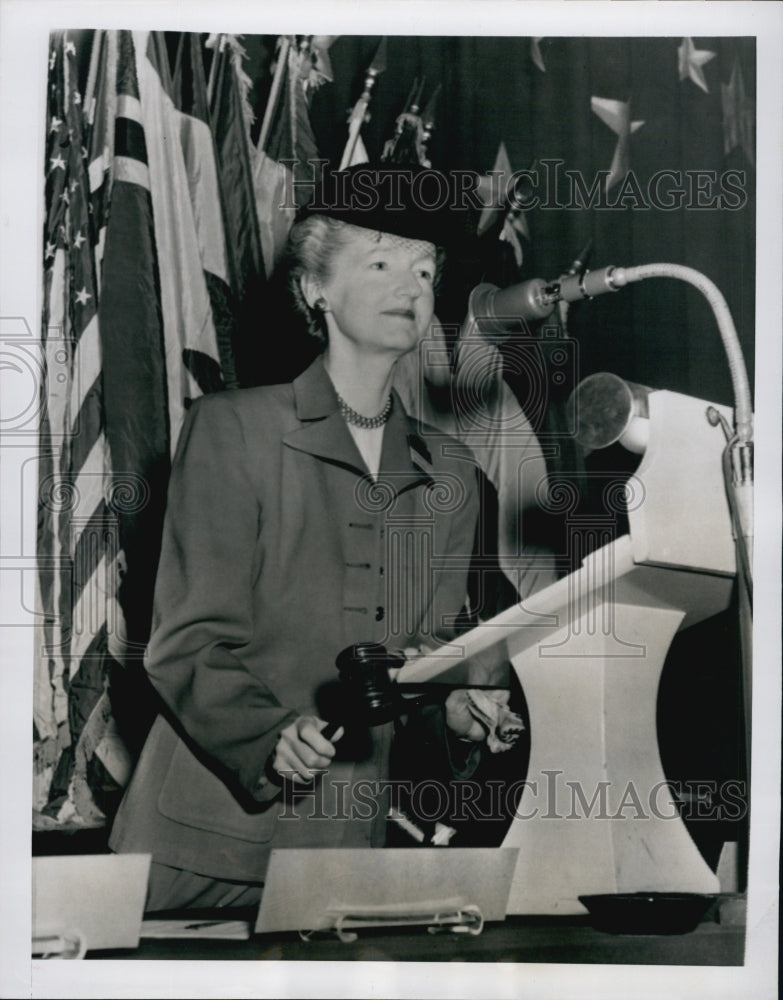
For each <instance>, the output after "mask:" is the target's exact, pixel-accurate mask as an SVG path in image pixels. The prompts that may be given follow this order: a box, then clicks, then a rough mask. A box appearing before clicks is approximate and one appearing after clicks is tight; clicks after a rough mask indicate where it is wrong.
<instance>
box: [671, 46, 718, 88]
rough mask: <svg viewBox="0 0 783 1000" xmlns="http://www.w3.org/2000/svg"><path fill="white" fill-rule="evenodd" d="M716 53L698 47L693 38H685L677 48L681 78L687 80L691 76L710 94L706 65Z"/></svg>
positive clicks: (698, 85)
mask: <svg viewBox="0 0 783 1000" xmlns="http://www.w3.org/2000/svg"><path fill="white" fill-rule="evenodd" d="M715 55H716V53H715V52H710V50H709V49H697V48H696V46H695V45H694V44H693V39H692V38H683V40H682V44H681V45H680V47H679V48H678V49H677V60H678V65H679V70H680V79H681V80H685V79H687V78H688V77H690V79H691V80H693V82H694V83H695V84H696V86H697V87H701V89H702V90H703V91H704V93H705V94H709V92H710V89H709V87H708V86H707V81H706V79H705V77H704V69H703V68H702V67H703V66H705V65H706V64H707V63H708V62H709V61H710V60H711V59H714V58H715Z"/></svg>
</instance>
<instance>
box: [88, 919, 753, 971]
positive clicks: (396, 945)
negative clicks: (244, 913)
mask: <svg viewBox="0 0 783 1000" xmlns="http://www.w3.org/2000/svg"><path fill="white" fill-rule="evenodd" d="M744 947H745V929H744V927H741V926H736V925H726V924H718V923H714V922H710V921H706V922H703V923H701V924H699V926H698V927H697V928H696V929H695V930H694V931H692V932H691V933H690V934H676V935H637V934H631V935H622V934H606V933H603V932H601V931H597V930H595V929H594V928H593V927H591V926H590V924H589V923H588V922H587V918H570V919H564V918H543V917H509V918H508V919H507V920H505V921H503V922H502V923H493V924H487V925H485V927H484V930H483V932H482V933H481V934H480V935H479V936H478V937H470V936H468V935H461V934H460V935H457V934H450V933H441V934H435V935H432V934H428V933H427V931H426V929H425V928H423V927H422V928H421V929H416V930H410V929H406V930H400V929H380V930H379V929H375V930H368V931H364V932H362V933H360V935H359V938H358V940H357V941H355V942H353V943H350V944H343V943H342V942H340V941H337V940H336V939H334V938H322V939H317V940H311V941H301V940H300V939H299V937H298V935H296V934H265V935H258V936H253V937H251V938H250V939H249V940H248V941H225V940H203V939H202V940H198V939H197V940H161V939H150V938H147V939H143V940H142V941H141V944H140V946H139V948H138V949H137V950H135V951H111V952H109V951H103V952H93V953H91V954H88V956H87V958H94V959H100V958H112V959H127V960H134V959H137V960H138V959H144V960H176V959H186V960H190V961H203V960H206V959H209V960H223V961H226V960H229V961H263V960H267V961H270V960H276V961H280V960H286V961H298V962H303V961H308V960H312V961H344V962H351V961H371V962H372V961H376V962H384V961H385V962H388V961H395V962H406V961H408V962H425V961H430V962H455V961H464V962H547V963H550V962H554V963H585V964H598V965H706V966H709V965H715V966H733V965H742V963H743V955H744Z"/></svg>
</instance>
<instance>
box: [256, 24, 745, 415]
mask: <svg viewBox="0 0 783 1000" xmlns="http://www.w3.org/2000/svg"><path fill="white" fill-rule="evenodd" d="M274 41H275V39H274V38H271V37H259V36H252V37H251V36H247V37H246V38H245V44H246V48H247V51H248V55H249V58H250V64H249V65H250V75H251V77H252V78H253V79H254V81H255V89H254V97H255V100H256V102H257V109H258V112H259V118H260V115H261V113H262V111H263V106H264V102H265V98H266V94H267V92H268V89H269V82H268V81H269V72H268V70H269V66H270V62H271V56H272V52H273V47H274ZM379 42H380V38H377V37H351V36H342V37H340V38H338V39H337V40H336V41H335V42H334V44H333V45H332V47H331V49H330V57H331V62H332V67H333V71H334V82H333V83H332V84H327V85H325V86H323V87H322V88H321V89H319V90H318V91H316V92H315V95H314V97H313V101H312V107H311V118H312V122H313V128H314V131H315V134H316V139H317V141H318V145H319V150H320V152H321V155H322V156H324V157H325V158H328V159H329V160H331V161H336V160H339V157H340V155H341V153H342V149H343V146H344V144H345V139H346V135H347V125H346V120H347V110H348V109H349V108H350V106H351V105H352V104H353V102H354V101H355V100H356V98H357V97H358V94H359V93H360V92H361V89H362V83H363V80H364V76H365V71H366V68H367V66H368V65H369V64H370V62H371V61H372V58H373V55H374V53H375V51H376V49H377V47H378V44H379ZM681 42H682V39H680V38H634V39H624V38H590V39H584V38H552V39H544V40H542V41H541V42H540V49H541V53H542V56H543V59H544V64H545V66H546V71H545V72H541V70H540V69H539V68H538V67H537V66H536V65H535V64H534V62H533V60H532V59H531V51H530V43H531V40H530V39H529V38H443V37H437V38H421V37H402V36H391V37H389V38H388V39H387V44H388V50H387V68H386V70H385V72H383V73H382V74H381V75H380V76H379V77H378V78H377V81H376V84H375V87H374V90H373V92H372V103H371V107H370V112H371V118H370V121H369V122H368V123H367V124H366V125H365V126H364V129H363V131H362V137H363V139H364V142H365V145H366V147H367V150H368V152H369V154H370V155H371V156H377V155H379V154H380V152H381V150H382V148H383V144H384V142H385V141H386V140H387V139H388V138H389V137H390V136H391V135H392V133H393V131H394V122H395V118H396V116H397V115H398V114H399V113H400V111H401V110H402V109H403V107H404V104H405V100H406V98H407V96H408V93H409V91H410V88H411V86H412V84H413V81H414V79H416V78H419V79H421V78H422V77H424V78H425V80H426V82H425V86H424V98H423V99H424V102H426V101H427V100H428V98H429V96H430V94H431V92H432V91H433V90H434V88H435V87H436V86H437V84H439V83H440V84H441V85H442V90H441V94H440V98H439V103H438V110H437V114H436V123H435V129H434V131H433V135H432V138H431V139H430V142H429V147H428V148H429V157H430V160H431V161H432V164H433V166H434V167H437V168H439V169H444V170H451V169H465V170H475V171H481V172H484V171H488V170H491V169H492V167H493V164H494V161H495V155H496V152H497V149H498V144H499V143H500V141H501V140H502V141H503V142H504V143H505V145H506V148H507V150H508V154H509V159H510V161H511V165H512V167H513V168H514V169H515V170H517V169H527V168H529V167H530V166H531V165H532V164H533V162H534V161H541V160H542V159H550V160H551V159H560V160H563V161H564V163H563V167H562V168H561V172H562V170H566V169H569V170H577V171H579V172H580V173H581V174H582V175H583V177H584V178H585V180H586V182H587V184H588V186H589V184H590V183H591V182H592V179H593V177H594V176H595V174H596V172H597V171H599V170H607V169H608V168H609V166H610V163H611V161H612V155H613V152H614V149H615V145H616V143H617V136H616V135H615V134H614V133H613V132H612V131H611V130H610V129H609V128H608V127H607V126H606V125H605V124H604V122H602V121H601V120H600V119H599V118H598V117H597V116H596V115H595V114H594V113H593V112H592V111H591V109H590V98H591V96H597V97H604V98H613V99H616V100H621V101H628V100H629V99H630V102H631V117H632V119H633V120H643V121H644V123H645V124H644V126H643V127H642V128H640V129H639V130H638V131H637V132H635V133H634V134H633V135H632V137H631V140H630V165H631V168H632V170H633V172H634V174H635V175H636V177H637V179H638V180H639V183H640V186H641V188H642V190H643V192H646V191H647V185H648V182H649V180H650V178H651V177H652V175H653V174H654V173H655V172H656V171H660V170H663V169H667V170H675V171H686V172H687V171H696V170H714V171H717V172H718V173H720V172H721V171H724V170H728V169H735V170H739V171H743V172H744V175H745V182H744V185H743V186H744V190H745V192H746V194H747V201H746V204H745V206H744V207H743V208H741V209H739V210H720V209H693V208H687V207H682V208H680V209H675V210H670V211H664V210H660V209H656V208H654V207H653V208H650V209H646V210H645V209H640V208H635V207H628V208H625V209H620V210H606V209H604V210H601V209H592V210H590V209H585V210H579V209H570V210H567V209H557V208H555V207H551V208H539V209H534V210H532V211H531V212H529V213H528V215H527V220H528V225H529V229H530V234H531V241H530V242H529V243H527V242H526V241H525V242H524V250H525V259H524V262H523V267H522V273H521V275H520V277H521V278H527V277H543V278H547V279H549V278H554V277H556V276H557V275H558V274H560V273H561V271H562V270H563V268H564V267H565V266H567V265H568V264H569V263H570V262H571V261H572V260H573V258H574V257H575V256H576V254H577V253H578V251H579V250H581V248H582V247H583V246H584V245H585V244H586V243H587V241H588V239H590V238H592V240H593V252H592V258H591V266H592V267H602V266H605V265H608V264H616V265H624V266H629V265H635V264H642V263H648V262H651V261H670V262H675V263H681V264H687V265H689V266H691V267H694V268H696V269H697V270H700V271H703V272H704V273H705V274H706V275H707V276H708V277H710V278H711V279H712V280H713V281H714V282H715V283H716V284H717V285H718V287H719V288H720V289H721V291H722V292H723V294H724V296H725V297H726V299H727V301H728V304H729V307H730V309H731V311H732V314H733V317H734V321H735V324H736V326H737V330H738V333H739V336H740V339H741V341H742V345H743V348H744V351H745V356H746V361H747V364H748V368H749V375H750V378H751V380H752V378H753V345H754V295H755V289H754V275H755V233H754V218H755V171H754V167H753V166H752V164H751V163H749V161H748V158H747V156H746V153H745V151H743V150H742V149H741V148H739V147H737V148H735V149H734V150H733V151H731V152H730V153H729V154H728V155H724V136H723V116H722V105H721V86H722V85H723V86H727V85H728V83H729V79H730V76H731V71H732V67H733V65H734V62H735V60H738V61H739V65H740V68H741V70H742V73H743V78H744V82H745V89H746V94H747V99H748V101H749V102H750V101H752V100H753V98H754V95H755V47H754V46H755V42H754V39H752V38H751V39H737V38H731V39H729V38H696V39H694V43H695V45H696V47H697V48H698V49H700V50H709V51H713V52H715V53H716V56H715V58H714V59H712V60H710V61H709V62H707V63H706V64H705V65H704V67H703V70H704V75H705V80H706V83H707V86H708V88H709V93H704V92H703V90H701V89H700V88H699V87H697V86H696V85H695V84H694V83H693V82H692V81H691V80H690V79H685V80H682V81H681V80H680V79H679V74H678V56H677V49H678V46H679V45H680V44H681ZM616 192H617V189H615V191H614V194H616ZM560 200H561V203H563V204H565V203H567V201H568V191H567V190H566V188H565V185H563V186H562V187H561V191H560ZM496 235H497V234H496V233H491V234H490V236H491V237H492V238H491V239H487V238H484V239H483V240H481V241H478V243H477V244H476V245H475V246H471V245H469V242H468V241H466V246H465V248H464V253H465V266H464V268H463V273H464V276H465V282H464V283H465V284H469V283H470V280H471V279H473V280H474V281H478V280H481V279H482V278H489V279H497V277H498V276H499V271H498V264H497V259H496V258H497V241H496V239H495V237H496ZM506 274H508V271H507V272H506ZM453 294H455V295H458V292H455V293H453ZM441 312H454V313H455V314H457V313H458V312H459V303H457V302H455V303H454V306H453V307H452V308H451V309H449V307H448V304H447V305H446V307H445V309H444V306H443V304H441ZM569 332H570V334H571V336H573V337H574V338H575V339H576V340H577V342H578V344H579V375H580V377H583V376H585V375H588V374H590V373H591V372H595V371H602V370H608V371H613V372H615V373H617V374H618V375H621V376H623V377H625V378H629V379H631V380H633V381H636V382H640V383H642V384H645V385H649V386H651V387H655V388H667V389H671V390H674V391H678V392H685V393H689V394H692V395H696V396H699V397H702V398H705V399H710V400H713V401H715V402H719V403H726V404H731V402H732V399H731V388H730V381H729V377H728V370H727V366H726V364H725V361H724V355H723V349H722V346H721V342H720V339H719V337H718V335H717V331H716V329H715V326H714V322H713V319H712V313H711V310H710V309H709V307H708V306H707V304H706V302H704V301H703V300H702V297H701V296H700V294H699V293H698V292H696V291H695V290H692V289H690V288H687V287H686V286H685V285H683V284H682V283H680V282H672V281H663V280H654V281H646V282H643V283H641V284H639V285H636V286H635V287H633V288H632V289H628V290H626V291H624V292H622V293H620V294H618V295H615V296H609V295H606V296H603V297H602V298H600V299H597V300H595V301H594V302H592V303H583V304H579V305H575V306H572V308H571V313H570V318H569Z"/></svg>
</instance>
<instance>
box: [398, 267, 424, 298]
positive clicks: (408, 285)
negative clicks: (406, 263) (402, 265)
mask: <svg viewBox="0 0 783 1000" xmlns="http://www.w3.org/2000/svg"><path fill="white" fill-rule="evenodd" d="M396 292H397V295H399V296H400V297H402V296H405V297H406V298H413V299H417V298H418V297H419V296H420V295H421V284H420V283H419V279H418V278H417V277H416V275H415V274H414V273H413V271H407V270H406V271H403V272H402V273H401V274H400V277H399V280H398V281H397V287H396Z"/></svg>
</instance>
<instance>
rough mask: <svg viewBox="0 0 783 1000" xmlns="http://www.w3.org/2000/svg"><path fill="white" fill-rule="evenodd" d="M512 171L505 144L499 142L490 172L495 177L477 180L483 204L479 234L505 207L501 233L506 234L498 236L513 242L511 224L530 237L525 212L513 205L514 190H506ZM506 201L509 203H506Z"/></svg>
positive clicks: (486, 228) (483, 231)
mask: <svg viewBox="0 0 783 1000" xmlns="http://www.w3.org/2000/svg"><path fill="white" fill-rule="evenodd" d="M513 173H514V171H513V169H512V167H511V161H510V160H509V158H508V150H507V149H506V144H505V142H501V143H500V145H499V146H498V151H497V155H496V157H495V165H494V166H493V167H492V174H494V175H496V176H497V179H496V180H494V181H493V177H492V176H485V177H482V178H481V180H480V181H479V186H478V196H479V198H480V199H481V204H482V206H483V208H482V210H481V216H480V218H479V222H478V226H477V227H476V232H477V234H478V235H479V236H481V235H482V233H485V232H486V231H487V230H488V229H489V227H490V226H491V225H492V223H493V221H494V219H495V217H496V216H497V214H498V212H499V211H500V210H501V209H502V208H504V207H505V209H506V212H507V214H506V219H505V220H504V224H503V233H504V234H506V235H505V236H504V235H503V233H502V234H501V237H500V238H501V239H509V240H510V241H512V242H513V239H515V237H513V235H512V233H511V229H510V227H511V226H513V228H514V229H515V230H516V231H517V232H519V233H522V235H523V236H524V237H525V238H526V239H528V240H529V239H530V230H529V228H528V224H527V219H526V218H525V212H524V210H523V209H521V208H520V207H519V206H517V205H514V203H513V202H514V197H513V195H514V192H510V191H508V182H509V179H510V178H511V175H512V174H513ZM498 175H499V176H498ZM507 201H508V202H510V204H506V202H507Z"/></svg>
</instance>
